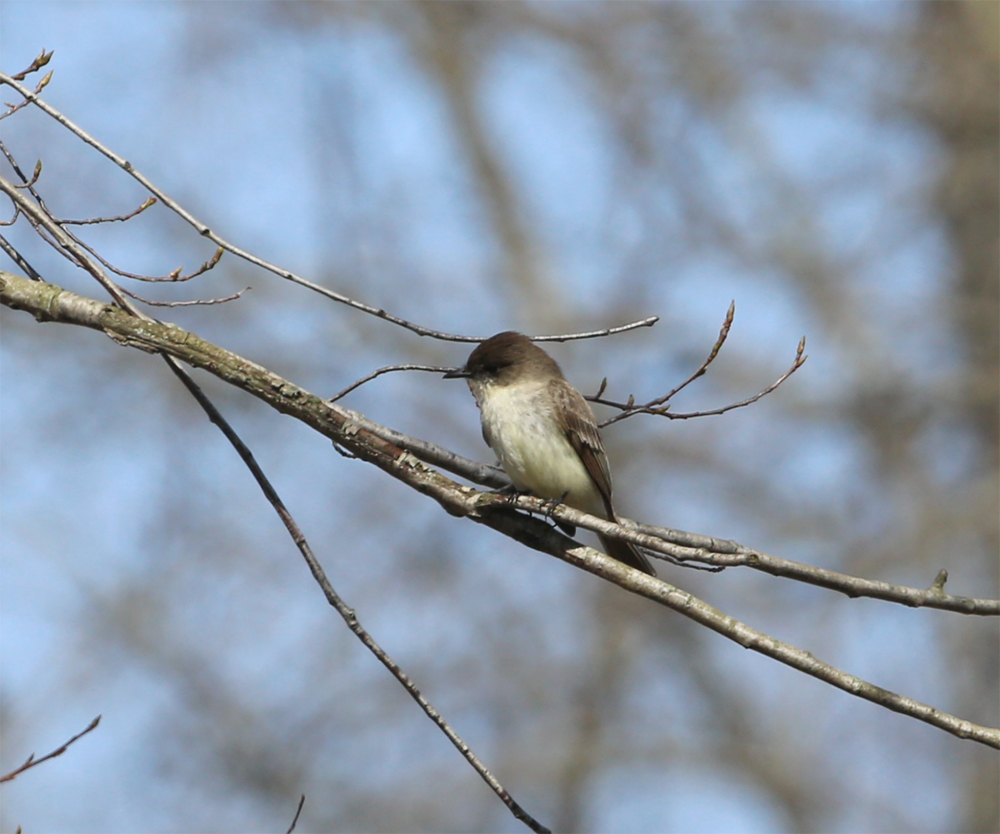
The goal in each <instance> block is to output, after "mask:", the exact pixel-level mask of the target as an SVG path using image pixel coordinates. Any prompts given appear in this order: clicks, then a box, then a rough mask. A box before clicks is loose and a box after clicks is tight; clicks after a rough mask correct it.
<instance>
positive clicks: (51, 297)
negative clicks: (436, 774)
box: [0, 272, 1000, 802]
mask: <svg viewBox="0 0 1000 834" xmlns="http://www.w3.org/2000/svg"><path fill="white" fill-rule="evenodd" d="M0 303H3V304H4V305H6V306H9V307H11V308H13V309H24V310H28V311H30V312H32V313H34V314H35V316H36V318H39V319H41V320H54V321H62V322H67V323H72V324H79V325H82V326H86V327H90V328H93V329H97V330H101V331H103V332H105V333H107V334H108V335H110V336H112V337H113V338H115V339H116V341H119V342H120V343H121V344H125V345H127V346H130V347H136V348H140V349H142V350H146V351H150V352H162V353H165V354H169V355H170V356H173V357H176V358H178V359H180V360H182V361H184V362H186V363H188V364H191V365H193V366H195V367H199V368H203V369H204V370H207V371H209V372H210V373H212V374H213V375H215V376H217V377H219V378H220V379H222V380H224V381H226V382H229V383H230V384H233V385H236V386H237V387H239V388H242V389H243V390H245V391H247V392H248V393H250V394H252V395H253V396H255V397H258V398H259V399H261V400H263V401H264V402H266V403H268V404H270V405H271V406H273V407H274V408H276V409H277V410H278V411H280V412H282V413H286V414H291V415H293V416H295V417H296V418H297V419H299V420H301V421H302V422H304V423H305V424H306V425H309V426H311V427H312V428H314V429H316V430H317V431H319V432H321V433H322V434H324V435H325V436H327V437H329V438H330V439H331V440H334V441H335V442H336V443H338V444H340V445H342V446H344V448H346V449H348V450H349V451H350V452H351V453H353V454H355V455H357V457H358V458H360V459H361V460H363V461H365V462H366V463H370V464H372V465H374V466H377V467H378V468H379V469H381V470H382V471H384V472H386V473H387V474H389V475H391V476H392V477H394V478H396V479H397V480H400V481H402V482H403V483H405V484H407V485H409V486H410V487H412V488H413V489H416V490H417V491H419V492H421V493H422V494H424V495H427V496H429V497H431V498H433V499H434V500H435V501H437V502H438V503H439V504H440V505H441V507H442V508H443V509H444V510H446V511H447V512H448V513H450V514H452V515H456V516H465V517H468V518H470V519H471V520H473V521H476V522H477V523H480V524H484V525H486V526H489V527H492V528H493V529H495V530H498V531H499V532H501V533H504V534H505V535H508V536H510V537H512V538H514V539H516V540H517V541H519V542H522V543H523V544H526V545H528V546H529V547H532V548H534V549H537V550H542V551H544V552H546V553H550V554H552V555H555V556H557V557H558V558H560V559H562V560H563V561H566V562H569V563H570V564H572V565H575V566H577V567H580V568H582V569H584V570H587V571H589V572H590V573H593V574H595V575H597V576H600V577H602V578H605V579H608V580H610V581H612V582H615V583H616V584H618V585H620V586H621V587H623V588H625V589H627V590H629V591H631V592H633V593H636V594H639V595H641V596H644V597H646V598H647V599H650V600H653V601H654V602H657V603H658V604H661V605H664V606H666V607H668V608H671V609H672V610H674V611H677V612H678V613H680V614H683V615H684V616H686V617H688V618H690V619H692V620H694V621H695V622H698V623H700V624H701V625H704V626H706V627H708V628H711V629H712V630H713V631H717V632H718V633H719V634H722V635H723V636H724V637H726V638H728V639H730V640H733V641H735V642H737V643H739V644H740V645H742V646H744V647H746V648H749V649H753V650H754V651H757V652H759V653H761V654H763V655H765V656H767V657H771V658H772V659H774V660H777V661H779V662H781V663H784V664H786V665H788V666H791V667H792V668H794V669H798V670H799V671H801V672H804V673H806V674H808V675H811V676H813V677H815V678H817V679H819V680H822V681H825V682H827V683H829V684H831V685H833V686H835V687H837V688H839V689H842V690H844V691H846V692H849V693H851V694H852V695H855V696H857V697H859V698H863V699H866V700H869V701H872V702H873V703H876V704H879V705H881V706H884V707H886V708H887V709H891V710H894V711H896V712H899V713H902V714H904V715H908V716H910V717H912V718H915V719H917V720H919V721H923V722H925V723H927V724H930V725H932V726H934V727H938V728H939V729H942V730H944V731H946V732H948V733H951V734H953V735H955V736H957V737H959V738H966V739H971V740H974V741H977V742H979V743H981V744H986V745H988V746H991V747H996V748H1000V730H998V729H995V728H990V727H983V726H980V725H978V724H974V723H972V722H970V721H966V720H964V719H961V718H958V717H956V716H954V715H949V714H947V713H944V712H942V711H940V710H938V709H936V708H934V707H931V706H928V705H927V704H923V703H920V702H919V701H916V700H914V699H911V698H907V697H905V696H902V695H898V694H896V693H894V692H890V691H888V690H886V689H883V688H881V687H878V686H875V685H874V684H871V683H869V682H867V681H864V680H862V679H860V678H858V677H856V676H854V675H851V674H849V673H847V672H844V671H842V670H840V669H837V668H836V667H834V666H832V665H830V664H828V663H825V662H823V661H821V660H818V659H817V658H815V657H813V656H812V655H811V654H810V653H809V652H806V651H804V650H802V649H799V648H797V647H795V646H793V645H791V644H788V643H783V642H781V641H779V640H776V639H775V638H773V637H771V636H769V635H767V634H765V633H763V632H761V631H759V630H757V629H754V628H752V627H750V626H748V625H746V624H745V623H742V622H740V621H739V620H736V619H735V618H733V617H730V616H728V615H726V614H724V613H722V612H720V611H719V610H718V609H716V608H714V607H713V606H711V605H708V604H707V603H705V602H703V601H702V600H700V599H698V598H696V597H694V596H692V595H691V594H689V593H687V592H685V591H683V590H681V589H679V588H677V587H675V586H673V585H670V584H669V583H667V582H664V581H662V580H660V579H656V578H654V577H651V576H648V575H646V574H643V573H641V572H639V571H636V570H633V569H632V568H629V567H628V566H626V565H623V564H622V563H620V562H617V561H615V560H614V559H611V558H610V557H608V556H606V555H605V554H603V553H600V552H599V551H595V550H592V549H591V548H586V547H582V546H580V545H578V544H576V542H574V541H572V540H571V539H568V538H567V537H565V536H563V535H562V534H561V533H559V532H558V531H557V530H555V529H554V528H552V527H551V526H550V525H549V524H547V523H546V522H545V521H543V520H541V519H537V518H532V517H530V516H527V515H524V514H523V513H519V512H517V510H516V509H515V508H514V507H512V504H511V500H510V499H509V498H508V497H506V496H500V495H496V494H490V493H479V492H477V491H475V490H473V489H471V488H470V487H466V486H463V485H461V484H459V483H456V482H455V481H452V480H451V479H449V478H447V477H445V476H444V475H442V474H441V473H440V472H438V471H437V470H435V469H432V468H430V467H429V466H427V465H426V464H424V463H422V462H421V461H419V460H418V459H417V458H416V457H415V456H414V455H413V454H411V453H409V452H407V451H405V450H404V449H401V448H400V447H399V446H396V445H394V444H392V443H389V442H388V441H386V440H384V439H382V438H381V437H379V436H378V435H376V434H374V433H372V432H370V431H368V430H366V429H364V428H363V427H361V426H360V425H359V424H358V423H356V422H354V421H353V420H352V419H351V416H350V415H349V414H348V413H347V412H346V411H345V410H343V409H341V408H340V407H339V406H336V405H331V404H330V403H328V402H325V401H324V400H322V399H321V398H319V397H317V396H316V395H314V394H310V393H309V392H308V391H305V390H304V389H302V388H300V387H298V386H296V385H294V384H293V383H291V382H289V381H288V380H285V379H282V378H281V377H280V376H278V375H277V374H274V373H272V372H270V371H268V370H267V369H265V368H262V367H261V366H259V365H257V364H255V363H253V362H250V361H248V360H246V359H244V358H242V357H240V356H237V355H236V354H233V353H231V352H229V351H226V350H224V349H222V348H220V347H218V346H216V345H213V344H211V343H210V342H206V341H205V340H203V339H200V338H198V337H197V336H195V335H194V334H193V333H190V332H188V331H185V330H183V329H182V328H179V327H177V326H176V325H170V324H160V323H158V322H152V321H148V320H145V321H141V320H137V319H136V318H135V317H133V316H130V315H127V314H126V313H124V312H123V311H121V310H118V309H115V308H114V307H111V306H109V305H107V304H102V303H100V302H98V301H95V300H93V299H87V298H83V297H81V296H78V295H76V294H74V293H70V292H67V291H64V290H62V289H61V288H59V287H56V286H53V285H51V284H45V283H42V282H32V281H28V280H27V279H25V278H21V277H19V276H16V275H11V274H9V273H2V272H0ZM262 488H263V484H262ZM514 502H515V504H516V506H518V507H523V508H524V509H527V510H530V511H532V512H549V513H553V514H554V516H555V517H556V518H561V519H564V520H566V521H568V522H570V523H572V524H579V525H581V526H585V527H587V528H588V529H592V530H599V531H600V532H603V533H605V534H607V535H610V536H611V537H613V538H621V539H627V540H629V541H634V542H635V543H636V544H639V545H641V546H643V547H648V548H650V549H653V550H663V551H664V552H669V551H668V550H666V549H667V548H677V547H678V546H677V545H670V544H667V543H666V542H664V541H663V540H662V539H659V538H656V537H654V536H651V535H646V534H643V533H638V532H636V531H635V530H632V529H629V528H627V527H624V526H621V525H616V524H611V523H609V522H605V521H603V520H602V519H598V518H596V517H594V516H587V515H586V514H584V513H579V512H577V511H575V510H572V509H571V508H568V507H565V505H561V506H559V507H556V508H554V509H553V508H551V506H546V505H545V502H542V501H541V500H539V499H537V498H528V497H516V498H515V499H514ZM549 503H551V502H549ZM710 541H713V542H714V541H715V540H714V539H712V540H710ZM317 567H318V565H317ZM324 590H325V589H324ZM330 590H331V592H332V589H330ZM338 599H339V598H338ZM341 605H342V603H341ZM344 609H345V610H344V611H343V613H342V616H344V617H345V620H346V621H347V622H348V625H349V626H351V627H352V630H353V628H354V627H355V626H356V620H355V619H354V617H353V612H350V609H347V608H346V606H345V607H344ZM338 610H340V609H338ZM348 612H349V613H348ZM357 627H358V628H360V626H357ZM394 674H395V673H394ZM407 680H408V679H407ZM410 685H411V686H412V683H411V684H410ZM411 694H412V692H411ZM414 697H415V698H416V697H417V695H414ZM425 711H426V709H425ZM428 714H430V713H428ZM432 717H433V716H432ZM435 720H436V719H435ZM456 746H457V745H456ZM460 749H461V748H460ZM484 778H486V777H485V776H484ZM495 790H496V788H495ZM500 790H501V791H502V789H500ZM500 795H501V798H503V799H504V801H505V802H506V801H507V800H508V799H509V797H507V795H506V793H502V794H500Z"/></svg>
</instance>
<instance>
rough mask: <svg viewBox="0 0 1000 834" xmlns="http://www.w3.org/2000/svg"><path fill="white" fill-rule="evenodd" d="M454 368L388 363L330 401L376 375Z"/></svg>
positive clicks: (443, 370)
mask: <svg viewBox="0 0 1000 834" xmlns="http://www.w3.org/2000/svg"><path fill="white" fill-rule="evenodd" d="M453 370H454V368H442V367H441V366H439V365H386V366H385V367H384V368H379V369H378V370H377V371H372V372H371V373H370V374H368V375H367V376H363V377H361V379H359V380H358V381H357V382H352V383H351V384H350V385H348V386H347V387H346V388H345V389H344V390H343V391H338V392H337V393H336V394H334V395H333V396H332V397H330V402H332V403H335V402H336V401H337V400H339V399H340V398H341V397H344V396H346V395H347V394H350V393H351V391H353V390H354V389H355V388H360V387H361V386H362V385H364V384H365V383H366V382H371V381H372V380H373V379H375V377H379V376H382V374H388V373H392V372H393V371H433V372H434V373H438V374H443V373H446V372H448V371H453Z"/></svg>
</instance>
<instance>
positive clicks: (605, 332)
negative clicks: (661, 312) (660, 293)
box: [476, 316, 660, 342]
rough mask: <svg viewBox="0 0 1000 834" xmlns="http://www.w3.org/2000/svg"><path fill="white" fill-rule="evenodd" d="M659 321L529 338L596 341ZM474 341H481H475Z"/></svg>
mask: <svg viewBox="0 0 1000 834" xmlns="http://www.w3.org/2000/svg"><path fill="white" fill-rule="evenodd" d="M659 320H660V317H659V316H649V317H648V318H644V319H641V320H639V321H633V322H632V323H631V324H622V325H619V326H618V327H605V328H603V329H602V330H588V331H586V332H585V333H569V334H565V335H562V336H529V337H528V338H529V339H531V341H533V342H570V341H572V340H574V339H596V338H599V337H601V336H612V335H614V334H615V333H625V332H626V331H628V330H637V329H638V328H640V327H652V326H653V325H654V324H656V323H657V322H658V321H659ZM476 341H480V342H481V341H483V339H477V340H476Z"/></svg>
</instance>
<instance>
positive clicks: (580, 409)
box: [550, 379, 615, 519]
mask: <svg viewBox="0 0 1000 834" xmlns="http://www.w3.org/2000/svg"><path fill="white" fill-rule="evenodd" d="M550 386H551V392H552V397H553V399H554V400H555V402H556V405H557V408H556V413H557V414H558V415H559V417H560V418H561V419H562V421H563V430H564V431H565V432H566V437H567V439H568V440H569V442H570V444H571V445H572V446H573V448H574V449H575V450H576V453H577V454H578V455H579V456H580V460H582V461H583V465H584V466H585V467H586V468H587V472H588V473H589V474H590V477H591V478H593V479H594V483H595V484H596V485H597V489H598V490H599V491H600V493H601V498H602V499H603V500H604V508H605V509H606V510H607V512H608V517H609V518H612V519H613V518H614V517H615V514H614V510H613V509H612V508H611V469H610V468H609V467H608V456H607V455H606V454H605V452H604V444H603V443H602V442H601V435H600V433H599V432H598V430H597V420H596V419H594V413H593V412H592V411H591V410H590V406H589V405H588V404H587V401H586V400H585V399H584V398H583V395H582V394H581V393H580V392H579V391H577V390H576V389H575V388H574V387H573V386H572V385H570V384H569V383H568V382H566V380H564V379H556V380H552V382H551V383H550Z"/></svg>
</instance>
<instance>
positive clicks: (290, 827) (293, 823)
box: [285, 794, 306, 834]
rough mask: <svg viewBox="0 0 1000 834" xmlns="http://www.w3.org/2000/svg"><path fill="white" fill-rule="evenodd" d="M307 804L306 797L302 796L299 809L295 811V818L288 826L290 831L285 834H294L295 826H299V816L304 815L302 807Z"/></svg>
mask: <svg viewBox="0 0 1000 834" xmlns="http://www.w3.org/2000/svg"><path fill="white" fill-rule="evenodd" d="M305 804H306V795H305V794H302V796H301V797H299V807H298V808H296V809H295V816H294V817H293V818H292V824H291V825H290V826H288V830H287V831H286V832H285V834H292V832H293V831H294V830H295V826H296V825H298V823H299V814H301V813H302V806H303V805H305Z"/></svg>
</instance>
